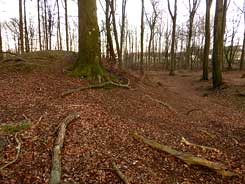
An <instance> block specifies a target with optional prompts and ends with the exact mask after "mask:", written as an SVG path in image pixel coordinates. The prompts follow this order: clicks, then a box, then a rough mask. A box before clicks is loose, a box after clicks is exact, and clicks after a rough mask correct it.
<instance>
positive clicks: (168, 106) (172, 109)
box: [145, 95, 176, 113]
mask: <svg viewBox="0 0 245 184" xmlns="http://www.w3.org/2000/svg"><path fill="white" fill-rule="evenodd" d="M145 96H146V97H147V98H149V99H151V100H152V101H154V102H157V103H159V104H161V105H163V106H164V107H166V108H168V109H169V110H171V111H172V112H174V113H176V111H175V110H174V108H173V107H171V106H170V105H169V104H167V103H166V102H163V101H161V100H158V99H155V98H152V97H151V96H150V95H145Z"/></svg>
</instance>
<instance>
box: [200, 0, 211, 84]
mask: <svg viewBox="0 0 245 184" xmlns="http://www.w3.org/2000/svg"><path fill="white" fill-rule="evenodd" d="M211 5H212V0H206V17H205V19H206V20H205V46H204V54H203V74H202V79H203V80H208V64H209V50H210V9H211Z"/></svg>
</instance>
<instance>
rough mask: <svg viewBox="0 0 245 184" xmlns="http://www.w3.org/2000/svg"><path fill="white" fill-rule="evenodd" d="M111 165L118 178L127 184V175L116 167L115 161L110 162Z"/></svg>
mask: <svg viewBox="0 0 245 184" xmlns="http://www.w3.org/2000/svg"><path fill="white" fill-rule="evenodd" d="M112 167H113V169H114V170H115V172H116V173H117V175H118V176H119V178H120V179H121V180H122V181H123V183H124V184H129V181H128V179H127V177H126V176H125V175H124V174H123V173H122V172H121V171H120V169H119V168H118V166H117V164H116V163H115V162H112Z"/></svg>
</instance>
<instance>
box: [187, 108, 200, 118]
mask: <svg viewBox="0 0 245 184" xmlns="http://www.w3.org/2000/svg"><path fill="white" fill-rule="evenodd" d="M194 111H201V112H203V110H202V109H191V110H189V111H187V112H186V115H187V116H188V115H190V113H192V112H194Z"/></svg>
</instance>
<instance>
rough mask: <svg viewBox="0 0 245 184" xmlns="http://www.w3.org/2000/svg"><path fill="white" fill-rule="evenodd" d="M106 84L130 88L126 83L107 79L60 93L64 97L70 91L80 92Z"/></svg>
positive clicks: (70, 92)
mask: <svg viewBox="0 0 245 184" xmlns="http://www.w3.org/2000/svg"><path fill="white" fill-rule="evenodd" d="M107 85H113V86H117V87H121V88H127V89H130V87H129V85H128V84H120V83H116V82H113V81H107V82H104V83H101V84H90V85H88V86H86V87H79V88H76V89H70V90H68V91H66V92H63V93H62V94H61V97H65V96H68V95H70V94H72V93H76V92H80V91H83V90H87V89H98V88H104V87H105V86H107Z"/></svg>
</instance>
